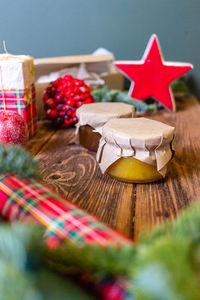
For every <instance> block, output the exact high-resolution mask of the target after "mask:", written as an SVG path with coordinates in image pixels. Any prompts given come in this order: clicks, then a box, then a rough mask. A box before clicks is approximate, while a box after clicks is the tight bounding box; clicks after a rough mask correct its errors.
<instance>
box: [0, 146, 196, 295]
mask: <svg viewBox="0 0 200 300" xmlns="http://www.w3.org/2000/svg"><path fill="white" fill-rule="evenodd" d="M20 151H21V152H20ZM10 153H12V155H10ZM24 154H25V150H23V149H21V148H20V147H14V146H7V147H5V148H4V147H3V146H0V160H1V161H2V160H3V158H4V157H6V158H7V159H6V163H5V169H4V168H2V169H1V170H0V173H1V174H2V175H1V178H0V182H1V183H0V194H1V197H0V199H1V201H0V214H1V216H3V217H6V218H7V219H8V220H14V219H18V220H21V221H24V222H30V221H31V220H32V221H33V220H35V221H37V222H39V223H41V224H43V225H44V227H41V226H39V227H38V226H36V225H34V226H33V225H29V226H25V227H24V226H22V225H18V224H14V225H13V226H11V227H8V226H1V228H0V259H1V263H2V266H3V267H2V269H1V282H4V284H2V285H1V286H0V295H1V296H2V299H4V298H6V299H7V300H13V299H19V298H20V299H22V300H25V299H27V298H26V297H25V296H24V295H28V294H26V293H28V291H31V293H32V295H34V299H40V300H41V299H43V298H42V296H43V294H42V291H41V289H40V287H41V285H38V282H39V281H40V280H42V278H41V277H40V268H41V266H42V267H45V268H46V267H47V266H48V267H50V268H51V269H53V270H56V271H59V272H60V273H62V274H73V275H77V276H78V277H79V278H81V279H82V282H84V283H85V284H88V283H89V282H90V283H91V282H92V283H93V288H94V287H95V289H96V291H98V292H99V295H100V297H101V299H105V300H118V299H120V300H130V299H140V300H147V299H153V300H160V299H162V298H163V295H165V299H167V300H168V299H170V300H171V299H185V300H196V299H199V293H200V289H199V275H200V263H199V249H200V248H199V246H200V234H199V232H200V203H199V202H196V203H195V204H194V205H192V206H191V207H190V208H189V209H187V210H185V211H183V212H182V213H181V215H180V216H179V218H178V219H177V220H176V221H173V222H171V223H170V222H168V223H166V224H164V225H160V226H158V227H157V228H155V229H154V230H153V231H152V233H150V234H149V233H148V234H146V235H143V236H142V237H141V239H140V241H139V243H138V244H133V243H131V241H129V240H128V239H126V238H124V237H122V236H121V235H119V234H117V233H116V232H114V231H113V230H111V229H109V228H108V227H106V226H105V225H103V224H101V223H99V222H98V221H97V220H96V219H95V218H93V217H91V216H89V215H88V214H87V213H85V212H83V211H82V210H80V209H78V208H77V207H76V206H75V205H74V204H71V203H70V202H68V201H66V200H64V199H61V198H60V197H58V196H57V195H55V194H54V193H52V191H51V190H49V189H48V188H46V187H44V186H43V185H42V184H41V183H39V182H38V181H36V180H35V179H34V178H37V172H36V173H35V170H36V169H37V168H36V164H35V161H34V160H33V159H32V158H30V157H29V155H28V154H27V157H26V159H25V160H24V162H26V163H25V165H27V166H28V158H29V160H30V166H31V167H30V169H32V172H30V170H29V169H28V168H27V169H26V171H25V169H24V168H23V163H22V164H21V166H20V167H18V166H17V164H16V165H15V168H16V173H17V172H18V171H20V172H21V171H22V170H23V172H22V173H21V177H19V176H17V175H9V170H8V169H9V165H10V166H12V168H11V169H12V172H11V173H13V171H14V166H13V162H15V160H16V159H15V158H16V156H18V157H23V156H24ZM9 156H10V157H9ZM3 174H6V175H3ZM22 178H24V179H22ZM45 198H46V200H45V201H43V199H45ZM38 202H39V203H38ZM64 207H65V208H64ZM55 212H57V215H56V216H55V218H52V216H53V215H55ZM67 216H68V218H67ZM91 222H92V223H91ZM64 223H65V224H64ZM97 228H98V229H97ZM45 229H47V231H46V232H45V235H44V231H45ZM100 229H101V230H100ZM88 234H89V235H90V236H91V239H90V238H89V239H88V238H87V237H88ZM43 236H45V239H43ZM106 236H107V237H109V238H108V239H107V238H106ZM43 240H44V241H45V244H43V242H42V241H43ZM13 251H14V252H13ZM38 266H40V268H38ZM48 274H49V272H47V273H45V282H46V283H48V280H49V277H48V276H49V275H48ZM16 278H17V283H18V284H17V285H16V284H15V281H16ZM36 278H37V279H38V280H39V281H38V280H36ZM2 280H3V281H2ZM60 280H61V279H60V278H59V277H58V276H55V277H54V282H57V283H58V287H59V284H60V283H61V281H60ZM8 283H9V288H8V289H7V288H6V287H7V286H8ZM9 291H10V292H9ZM49 291H52V292H53V285H52V286H49ZM13 292H14V294H13ZM59 292H60V288H58V290H57V291H56V294H59ZM13 295H16V297H15V298H13V297H14V296H13ZM68 295H69V290H68ZM24 297H25V298H24ZM27 297H28V296H27ZM72 298H73V297H72ZM75 298H76V297H75ZM28 299H29V298H28ZM59 299H62V297H59Z"/></svg>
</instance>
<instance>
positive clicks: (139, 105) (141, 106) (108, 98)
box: [92, 86, 157, 113]
mask: <svg viewBox="0 0 200 300" xmlns="http://www.w3.org/2000/svg"><path fill="white" fill-rule="evenodd" d="M92 96H93V97H94V99H95V101H96V102H124V103H127V104H130V105H133V106H134V107H135V109H136V111H137V112H138V113H145V112H147V111H148V110H150V111H152V112H155V110H156V109H157V106H156V104H153V105H152V104H150V105H149V104H147V103H145V102H144V101H138V100H136V99H133V98H131V97H129V95H128V92H126V91H124V92H121V91H119V90H109V89H108V87H107V86H104V87H103V88H102V89H96V90H94V91H93V92H92Z"/></svg>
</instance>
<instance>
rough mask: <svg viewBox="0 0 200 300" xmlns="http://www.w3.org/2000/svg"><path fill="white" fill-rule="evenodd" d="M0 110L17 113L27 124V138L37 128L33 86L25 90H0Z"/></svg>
mask: <svg viewBox="0 0 200 300" xmlns="http://www.w3.org/2000/svg"><path fill="white" fill-rule="evenodd" d="M0 110H11V111H16V112H18V113H19V114H20V115H21V116H22V117H23V119H24V121H25V122H26V124H27V127H28V131H29V136H31V135H33V134H34V132H35V130H36V128H37V108H36V98H35V85H34V84H32V85H31V86H30V88H28V89H25V90H0Z"/></svg>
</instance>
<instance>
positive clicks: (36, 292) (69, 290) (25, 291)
mask: <svg viewBox="0 0 200 300" xmlns="http://www.w3.org/2000/svg"><path fill="white" fill-rule="evenodd" d="M43 235H44V228H42V227H40V226H38V225H34V226H33V225H29V226H26V225H22V224H19V223H15V224H13V225H7V224H3V223H1V226H0V299H1V300H53V299H59V300H62V299H63V300H71V299H83V300H84V299H85V300H89V299H90V300H91V299H92V297H89V296H88V295H87V294H85V293H84V292H83V291H81V289H80V288H79V287H77V286H75V284H74V283H72V282H69V280H67V279H66V278H61V277H60V276H58V275H57V274H52V273H51V272H50V271H49V270H48V269H47V268H45V266H44V264H43V261H42V259H43V255H42V253H43V247H44V244H43V242H42V241H43Z"/></svg>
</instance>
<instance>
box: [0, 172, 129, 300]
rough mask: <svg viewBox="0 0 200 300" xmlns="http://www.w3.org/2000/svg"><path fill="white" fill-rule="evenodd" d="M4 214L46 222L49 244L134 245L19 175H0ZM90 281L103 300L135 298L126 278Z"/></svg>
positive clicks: (13, 218) (0, 201)
mask: <svg viewBox="0 0 200 300" xmlns="http://www.w3.org/2000/svg"><path fill="white" fill-rule="evenodd" d="M0 214H1V216H2V217H4V218H5V219H7V220H9V221H23V222H32V221H33V220H34V221H36V222H38V223H40V224H42V225H44V226H45V227H46V228H47V231H46V239H47V244H48V245H49V246H55V245H56V246H57V245H59V244H60V243H62V242H64V241H65V240H66V241H67V240H68V241H69V240H70V241H71V242H72V243H74V244H75V245H77V246H78V247H81V246H82V245H84V244H85V243H87V244H98V245H100V246H104V247H105V246H108V245H109V246H110V245H111V246H114V247H115V246H116V247H119V246H123V245H132V244H133V242H132V241H131V240H129V239H127V238H126V237H124V236H122V235H120V234H119V233H117V232H116V231H114V230H112V229H111V228H109V227H108V226H106V225H104V224H102V223H101V222H99V221H98V220H97V219H96V218H95V217H93V216H91V215H89V214H88V213H86V212H85V211H83V210H82V209H80V208H78V207H77V206H76V205H74V204H73V203H71V202H70V201H69V200H67V199H63V198H61V197H59V196H58V195H56V194H55V193H54V192H53V191H52V190H51V189H49V188H47V187H45V186H44V185H43V184H41V183H39V182H37V181H35V180H31V181H27V180H24V179H20V178H19V177H18V176H17V175H12V176H11V175H9V176H3V175H1V176H0ZM90 281H91V282H92V283H93V284H94V286H95V290H96V291H98V294H99V295H100V297H101V299H104V300H130V299H133V298H132V296H131V294H130V293H129V291H128V287H129V280H127V279H126V278H121V277H120V278H116V279H115V280H113V279H112V278H103V279H102V280H100V281H99V280H98V281H96V279H94V281H93V279H92V278H91V280H90Z"/></svg>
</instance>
